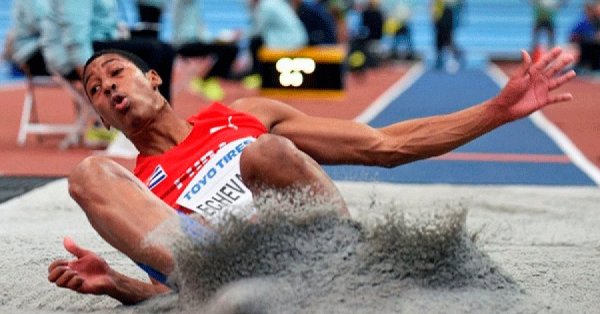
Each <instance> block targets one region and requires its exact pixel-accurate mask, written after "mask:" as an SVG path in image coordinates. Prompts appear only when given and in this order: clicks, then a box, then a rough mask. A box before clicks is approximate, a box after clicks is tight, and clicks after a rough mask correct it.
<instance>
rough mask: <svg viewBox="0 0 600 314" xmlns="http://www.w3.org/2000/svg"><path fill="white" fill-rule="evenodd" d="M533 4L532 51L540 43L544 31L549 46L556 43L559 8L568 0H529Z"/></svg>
mask: <svg viewBox="0 0 600 314" xmlns="http://www.w3.org/2000/svg"><path fill="white" fill-rule="evenodd" d="M529 1H530V3H531V4H532V5H533V34H532V42H531V51H535V49H536V48H537V47H538V46H539V45H540V38H541V35H542V33H544V32H545V33H546V37H547V39H548V44H547V47H548V48H552V47H554V45H555V36H554V28H555V24H556V23H555V20H556V13H557V11H558V9H559V8H560V7H561V6H563V5H564V4H565V3H566V0H529Z"/></svg>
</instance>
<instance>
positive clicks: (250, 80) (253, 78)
mask: <svg viewBox="0 0 600 314" xmlns="http://www.w3.org/2000/svg"><path fill="white" fill-rule="evenodd" d="M242 85H244V87H245V88H247V89H258V88H260V87H261V86H262V76H260V74H251V75H248V76H246V77H244V78H243V79H242Z"/></svg>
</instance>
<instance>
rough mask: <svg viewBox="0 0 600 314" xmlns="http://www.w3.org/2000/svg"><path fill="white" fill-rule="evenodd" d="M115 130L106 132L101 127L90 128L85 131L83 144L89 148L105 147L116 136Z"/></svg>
mask: <svg viewBox="0 0 600 314" xmlns="http://www.w3.org/2000/svg"><path fill="white" fill-rule="evenodd" d="M117 133H118V131H117V130H116V129H112V130H108V129H106V128H105V127H103V126H92V127H90V128H88V129H87V130H86V131H85V134H84V136H83V144H84V145H85V146H86V147H90V148H104V147H107V146H108V145H109V144H110V143H111V142H112V141H113V140H114V139H115V137H116V136H117Z"/></svg>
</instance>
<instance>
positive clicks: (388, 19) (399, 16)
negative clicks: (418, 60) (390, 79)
mask: <svg viewBox="0 0 600 314" xmlns="http://www.w3.org/2000/svg"><path fill="white" fill-rule="evenodd" d="M411 2H412V1H410V0H383V1H382V2H381V7H382V11H383V12H384V14H385V22H384V33H385V34H386V35H387V36H389V37H390V38H391V44H390V57H392V58H394V59H407V60H412V59H414V47H413V42H412V36H411V28H410V18H411V14H412V5H413V4H412V3H411ZM402 46H404V47H405V49H404V50H403V51H402V50H401V48H402ZM401 51H402V52H401Z"/></svg>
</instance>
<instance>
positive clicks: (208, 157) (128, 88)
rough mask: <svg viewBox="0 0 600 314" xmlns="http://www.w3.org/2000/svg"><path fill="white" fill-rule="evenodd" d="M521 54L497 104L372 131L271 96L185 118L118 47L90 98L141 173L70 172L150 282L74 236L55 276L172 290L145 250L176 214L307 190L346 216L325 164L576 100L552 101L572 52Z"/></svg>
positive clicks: (156, 252) (435, 143) (104, 56)
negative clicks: (124, 140) (133, 152)
mask: <svg viewBox="0 0 600 314" xmlns="http://www.w3.org/2000/svg"><path fill="white" fill-rule="evenodd" d="M522 58H523V61H522V63H521V65H520V67H519V69H518V70H517V71H516V73H515V74H514V75H513V76H512V77H511V79H510V81H509V82H508V84H507V85H506V86H505V87H504V88H503V90H502V91H501V92H500V93H499V94H498V95H497V96H496V97H494V98H491V99H489V100H486V101H484V102H482V103H480V104H478V105H475V106H472V107H470V108H467V109H464V110H461V111H457V112H455V113H451V114H447V115H441V116H432V117H427V118H420V119H414V120H409V121H402V122H398V123H395V124H391V125H389V126H386V127H382V128H372V127H370V126H368V125H365V124H361V123H357V122H354V121H349V120H337V119H331V118H319V117H311V116H308V115H305V114H303V113H301V112H299V111H298V110H296V109H294V108H292V107H290V106H288V105H286V104H284V103H281V102H279V101H275V100H270V99H264V98H245V99H240V100H237V101H235V102H234V103H232V104H231V105H230V106H229V107H227V106H224V105H221V104H212V105H210V106H209V107H207V108H204V109H202V110H201V111H200V112H199V113H198V114H197V115H195V116H192V117H190V118H189V119H187V120H185V119H182V118H180V117H179V116H178V115H177V114H175V113H174V111H173V110H172V108H171V107H170V106H169V104H168V103H167V101H166V100H165V98H164V97H163V96H162V95H161V94H160V93H159V91H158V87H159V86H160V85H161V83H162V81H161V78H160V77H159V76H158V74H157V73H156V72H155V71H154V70H151V69H148V67H147V65H145V64H144V63H143V61H140V60H139V59H138V58H137V57H135V56H133V55H130V54H128V53H125V52H122V51H115V50H112V51H104V52H101V53H98V54H96V55H94V56H93V57H92V58H90V60H89V61H88V63H87V64H86V66H85V69H84V75H83V83H84V86H85V91H86V94H87V96H88V97H89V99H90V101H91V103H92V104H93V106H94V108H95V109H96V111H97V112H98V113H99V114H100V116H101V117H102V121H103V122H104V124H105V126H106V127H115V128H117V129H119V130H121V131H122V132H123V133H124V134H125V135H126V136H127V137H128V138H129V139H130V140H131V141H132V142H133V144H134V145H135V146H136V148H137V149H138V150H139V152H140V155H139V157H138V159H137V164H136V169H135V171H134V172H135V176H134V175H133V174H131V173H130V172H129V171H127V170H126V169H125V168H123V167H121V166H120V165H118V164H117V163H115V162H113V161H111V160H109V159H105V158H102V157H89V158H87V159H85V160H84V161H83V162H82V163H81V164H80V165H78V166H77V167H76V168H75V169H74V170H73V172H72V173H71V175H70V176H69V193H70V194H71V196H72V197H73V198H74V199H75V200H76V201H77V203H78V204H79V205H80V206H81V208H82V209H83V210H84V212H85V214H86V215H87V217H88V219H89V221H90V223H91V225H92V227H93V228H94V229H95V230H96V231H97V232H98V233H99V234H100V236H102V238H104V239H105V240H106V241H107V242H108V243H110V244H111V245H112V246H114V247H115V248H116V249H118V250H119V251H121V252H123V253H124V254H126V255H127V256H128V257H129V258H131V259H132V260H133V261H135V262H137V263H138V264H140V266H142V268H144V269H145V270H146V271H148V273H149V274H150V276H151V278H152V280H151V281H152V283H147V282H142V281H139V280H136V279H133V278H130V277H127V276H125V275H123V274H120V273H118V272H116V271H115V270H113V269H112V268H111V267H110V266H109V265H108V264H107V263H106V262H105V261H104V260H103V259H102V258H100V257H99V256H98V255H96V254H95V253H93V252H92V251H89V250H86V249H83V248H81V247H79V246H77V245H76V244H75V243H74V241H73V240H71V239H70V238H65V241H64V246H65V248H66V249H67V250H68V251H69V252H71V253H72V254H73V255H75V259H73V260H56V261H54V262H53V263H52V264H51V265H50V266H49V275H48V279H49V280H50V281H51V282H54V283H56V285H58V286H60V287H66V288H69V289H72V290H75V291H77V292H80V293H92V294H106V295H109V296H111V297H113V298H115V299H117V300H119V301H121V302H122V303H124V304H133V303H137V302H140V301H142V300H145V299H147V298H149V297H152V296H154V295H157V294H160V293H164V292H167V291H169V288H168V287H167V286H165V285H163V284H161V283H160V281H162V280H164V276H165V275H168V274H169V273H170V272H171V271H172V269H173V266H174V265H173V263H174V262H173V257H172V255H171V253H170V252H169V250H168V249H166V248H164V247H160V246H150V247H148V246H142V245H141V242H142V240H143V239H144V237H145V236H146V235H147V234H148V233H149V232H150V231H152V230H153V229H154V228H156V227H157V226H158V225H159V224H161V223H162V222H164V221H165V220H167V219H169V218H171V217H173V216H174V215H177V212H179V213H183V214H185V213H190V212H197V213H199V214H200V215H201V216H202V217H203V218H204V223H205V224H206V225H211V224H214V223H218V221H219V219H220V218H221V217H222V215H223V214H224V212H225V211H227V210H228V208H231V207H230V206H228V205H238V204H243V203H248V202H252V200H253V199H254V200H256V199H258V198H260V197H261V194H262V193H263V192H265V191H268V190H273V189H275V190H284V189H288V190H289V189H302V190H303V191H308V192H310V193H309V194H312V195H321V196H324V197H327V198H328V199H330V200H331V201H332V204H334V205H335V206H337V207H338V208H339V210H340V212H342V213H347V210H346V207H345V203H344V201H343V199H342V197H341V196H340V194H339V193H338V191H337V189H336V186H335V185H334V183H333V182H332V181H331V179H330V178H329V177H328V176H327V175H326V174H325V172H324V171H323V170H322V169H321V168H320V166H319V164H363V165H377V166H382V167H395V166H398V165H401V164H404V163H408V162H412V161H415V160H419V159H423V158H428V157H431V156H437V155H440V154H443V153H446V152H448V151H450V150H452V149H454V148H456V147H458V146H461V145H463V144H465V143H467V142H469V141H471V140H472V139H474V138H476V137H478V136H480V135H482V134H485V133H486V132H489V131H491V130H493V129H495V128H497V127H499V126H501V125H503V124H505V123H508V122H511V121H514V120H517V119H520V118H523V117H526V116H527V115H529V114H531V113H532V112H534V111H536V110H538V109H540V108H543V107H545V106H547V105H550V104H554V103H560V102H565V101H569V100H571V99H572V95H571V94H570V93H558V94H553V95H552V94H550V92H551V91H553V90H555V89H556V88H558V87H560V86H562V85H563V84H565V83H566V82H567V81H569V80H571V79H572V78H574V77H575V72H573V71H568V72H564V69H565V68H566V67H567V66H568V65H569V64H570V63H571V62H572V61H573V58H572V56H570V55H568V54H564V53H562V51H561V49H560V48H555V49H553V50H551V51H550V52H548V53H547V54H545V55H544V56H543V57H542V58H541V59H540V60H539V61H538V62H536V63H534V64H532V61H531V58H530V56H529V55H528V54H527V53H526V52H525V51H523V52H522ZM238 214H239V213H238ZM242 214H245V215H248V216H250V215H251V214H252V213H251V212H246V213H242Z"/></svg>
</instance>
